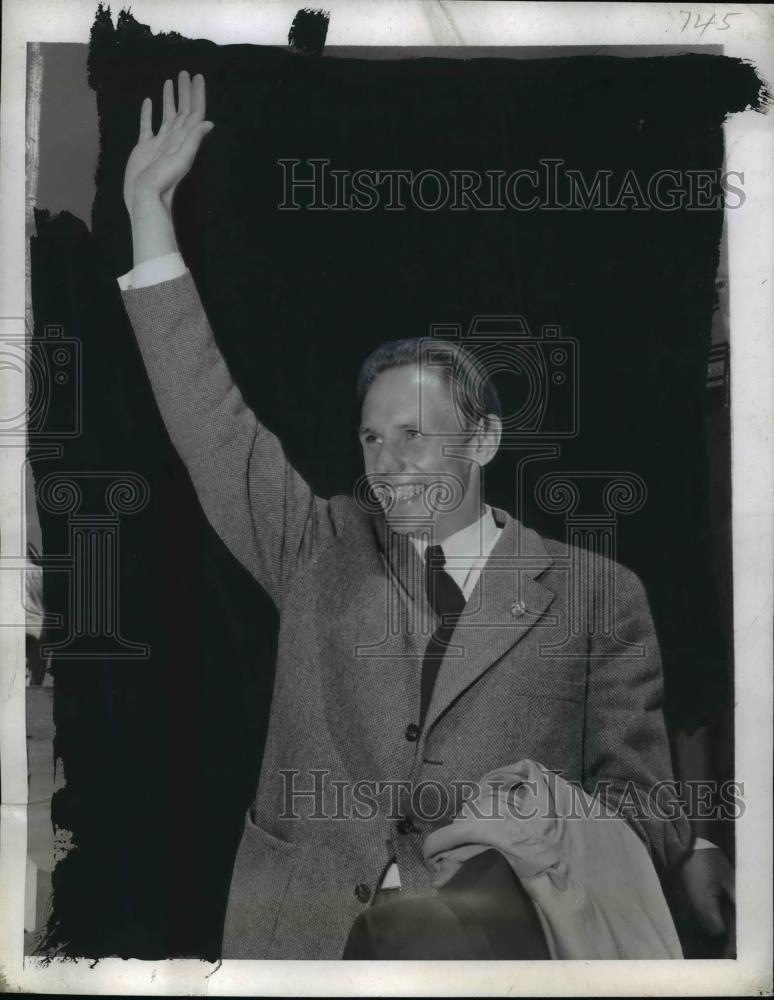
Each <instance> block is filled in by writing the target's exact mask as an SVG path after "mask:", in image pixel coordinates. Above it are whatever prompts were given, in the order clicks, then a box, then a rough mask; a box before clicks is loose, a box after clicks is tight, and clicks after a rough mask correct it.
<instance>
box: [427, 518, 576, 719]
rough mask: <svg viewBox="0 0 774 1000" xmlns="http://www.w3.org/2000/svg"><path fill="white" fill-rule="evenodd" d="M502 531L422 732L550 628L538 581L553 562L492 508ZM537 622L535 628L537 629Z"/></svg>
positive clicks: (531, 535) (532, 535)
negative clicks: (526, 641)
mask: <svg viewBox="0 0 774 1000" xmlns="http://www.w3.org/2000/svg"><path fill="white" fill-rule="evenodd" d="M493 513H494V515H495V520H496V521H497V523H498V524H499V525H502V528H503V531H502V534H501V535H500V538H499V539H498V540H497V543H496V544H495V547H494V548H493V549H492V552H491V554H490V556H489V559H488V560H487V563H486V565H485V567H484V569H483V571H482V572H481V575H480V577H479V580H478V583H477V584H476V587H475V590H474V591H473V593H472V594H471V596H470V599H469V600H468V602H467V605H466V607H465V610H464V612H463V614H462V616H461V617H460V619H459V621H458V623H457V627H456V628H455V630H454V632H453V634H452V637H451V644H450V647H449V649H448V651H447V653H446V654H445V656H444V659H443V662H442V664H441V669H440V671H439V673H438V678H437V680H436V684H435V689H434V691H433V696H432V699H431V702H430V706H429V708H428V713H427V720H426V725H425V733H427V732H428V731H429V730H430V727H431V726H432V725H433V724H434V723H435V722H436V721H437V719H438V718H439V716H440V715H442V713H443V712H444V711H446V709H447V708H448V707H449V706H450V705H451V704H452V702H454V701H455V700H456V699H457V698H458V697H459V696H460V695H461V694H462V692H463V691H465V690H466V689H467V688H468V687H470V685H471V684H473V683H474V682H475V681H476V680H477V679H478V678H479V677H480V676H481V675H482V674H483V673H485V671H487V670H488V669H489V668H490V667H491V666H492V665H493V664H494V663H496V662H497V660H499V659H500V658H501V657H502V656H503V655H504V654H505V653H507V652H508V650H510V649H512V648H513V647H514V646H515V645H516V644H517V643H519V642H520V641H521V640H522V639H523V638H524V636H525V635H526V634H527V633H528V632H529V631H530V630H531V629H532V628H533V627H535V626H538V627H546V626H550V625H554V624H555V621H554V616H551V615H546V614H545V612H546V611H547V609H548V607H549V605H550V604H551V602H552V601H553V599H554V597H555V596H556V594H555V592H554V591H553V590H550V589H549V588H548V587H545V586H543V585H542V584H541V583H540V582H539V580H538V577H539V576H540V575H541V574H542V573H544V572H545V570H546V569H547V568H548V567H549V566H550V565H551V564H552V563H553V559H552V557H551V556H550V555H549V553H548V552H547V551H546V549H545V546H544V545H543V542H542V540H541V538H540V536H539V535H538V534H537V532H535V531H533V530H532V529H531V528H525V527H524V525H522V524H521V522H519V521H518V520H516V519H515V518H512V517H510V516H509V515H508V514H507V513H506V512H505V511H502V510H499V509H497V508H493ZM538 623H539V624H538Z"/></svg>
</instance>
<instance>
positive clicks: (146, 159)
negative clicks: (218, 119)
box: [124, 70, 214, 215]
mask: <svg viewBox="0 0 774 1000" xmlns="http://www.w3.org/2000/svg"><path fill="white" fill-rule="evenodd" d="M177 90H178V106H177V108H176V107H175V94H174V89H173V86H172V81H171V80H167V81H165V83H164V90H163V97H162V120H161V126H160V128H159V130H158V132H157V133H156V134H155V135H154V134H153V131H152V129H151V116H152V114H153V103H152V101H151V99H150V98H149V97H146V98H145V100H144V101H143V102H142V106H141V109H140V133H139V136H138V139H137V145H136V146H135V147H134V149H133V150H132V152H131V154H130V156H129V159H128V161H127V164H126V171H125V173H124V204H125V205H126V208H127V210H128V211H129V213H130V215H131V214H132V213H133V212H134V211H135V209H136V208H137V202H138V199H140V200H142V199H159V200H160V201H161V203H162V204H163V205H164V206H165V208H166V209H167V210H170V209H171V206H172V198H173V196H174V193H175V188H176V187H177V185H178V184H179V183H180V181H181V180H182V179H183V178H184V177H185V175H186V174H187V173H188V171H189V170H190V169H191V165H192V164H193V161H194V159H195V157H196V153H197V150H198V149H199V146H200V144H201V141H202V139H203V138H204V136H205V135H207V133H208V132H209V131H210V130H211V129H212V128H213V127H214V126H213V123H212V122H210V121H205V120H204V112H205V91H204V77H203V76H202V74H201V73H197V75H196V76H195V77H194V78H193V81H192V80H191V78H190V76H189V75H188V73H187V72H186V71H185V70H182V71H181V72H180V74H179V76H178V78H177Z"/></svg>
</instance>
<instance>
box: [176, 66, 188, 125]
mask: <svg viewBox="0 0 774 1000" xmlns="http://www.w3.org/2000/svg"><path fill="white" fill-rule="evenodd" d="M190 110H191V77H190V76H189V75H188V72H187V71H186V70H184V69H181V70H180V72H179V74H178V77H177V113H178V115H187V114H188V112H189V111H190Z"/></svg>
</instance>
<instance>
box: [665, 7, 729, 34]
mask: <svg viewBox="0 0 774 1000" xmlns="http://www.w3.org/2000/svg"><path fill="white" fill-rule="evenodd" d="M680 13H681V14H683V15H684V17H685V21H684V23H683V26H682V28H681V29H680V31H681V32H682V31H685V30H686V28H689V27H693V28H695V29H696V30H701V33H702V35H703V34H704V32H705V31H706V30H707V28H710V27H712V26H713V25H714V26H715V30H716V31H728V29H729V28H730V27H731V25H730V24H729V23H728V19H729V17H739V15H740V14H741V13H742V11H741V10H733V11H728V12H727V13H725V14H724V15H723V18H722V20H720V21H719V20H718V19H717V17H716V16H715V14H711V15H710V17H709V20H707V21H702V19H701V14H700V13H699V12H698V11H693V10H681V11H680ZM692 19H693V20H694V23H693V25H691V20H692Z"/></svg>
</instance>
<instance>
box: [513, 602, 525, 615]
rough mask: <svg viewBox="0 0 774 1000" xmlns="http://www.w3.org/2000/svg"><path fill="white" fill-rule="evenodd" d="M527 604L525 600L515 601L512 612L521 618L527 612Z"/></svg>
mask: <svg viewBox="0 0 774 1000" xmlns="http://www.w3.org/2000/svg"><path fill="white" fill-rule="evenodd" d="M526 610H527V605H526V604H525V603H524V601H514V602H513V604H512V605H511V614H512V615H513V617H514V618H521V616H522V615H523V614H524V613H525V612H526Z"/></svg>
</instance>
